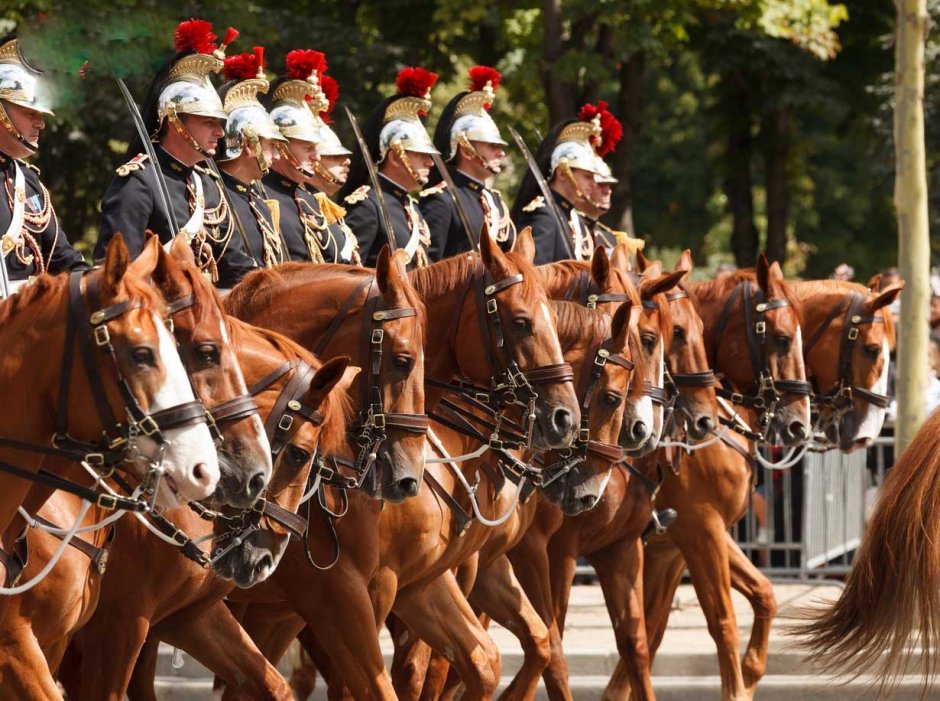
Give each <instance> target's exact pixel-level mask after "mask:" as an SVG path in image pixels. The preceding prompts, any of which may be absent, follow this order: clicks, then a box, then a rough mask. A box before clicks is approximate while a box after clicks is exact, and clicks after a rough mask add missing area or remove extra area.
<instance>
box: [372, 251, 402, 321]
mask: <svg viewBox="0 0 940 701" xmlns="http://www.w3.org/2000/svg"><path fill="white" fill-rule="evenodd" d="M405 255H406V254H405V252H404V251H402V250H398V251H395V253H394V254H392V253H390V252H389V248H388V245H385V246H382V250H381V251H379V257H378V259H377V260H376V262H375V282H376V284H378V286H379V292H381V293H382V297H383V298H384V299H385V301H386V302H387V303H388V304H390V305H392V306H398V305H399V304H400V303H401V302H402V299H403V296H402V294H401V286H402V285H403V284H404V279H405V270H404V266H403V265H402V264H403V263H404V256H405Z"/></svg>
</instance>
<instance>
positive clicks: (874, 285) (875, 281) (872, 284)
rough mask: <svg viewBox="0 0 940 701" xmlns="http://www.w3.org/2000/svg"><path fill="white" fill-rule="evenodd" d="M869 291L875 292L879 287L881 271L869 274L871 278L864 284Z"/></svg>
mask: <svg viewBox="0 0 940 701" xmlns="http://www.w3.org/2000/svg"><path fill="white" fill-rule="evenodd" d="M865 287H867V288H868V289H869V290H870V291H871V292H877V291H878V289H879V288H880V287H881V273H875V274H874V275H872V276H871V280H869V281H868V284H866V285H865Z"/></svg>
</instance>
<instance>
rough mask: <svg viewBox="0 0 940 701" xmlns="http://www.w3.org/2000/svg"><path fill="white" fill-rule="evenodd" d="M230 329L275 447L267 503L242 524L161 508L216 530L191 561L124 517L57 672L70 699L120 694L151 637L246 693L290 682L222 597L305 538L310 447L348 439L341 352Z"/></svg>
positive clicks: (267, 695)
mask: <svg viewBox="0 0 940 701" xmlns="http://www.w3.org/2000/svg"><path fill="white" fill-rule="evenodd" d="M228 333H229V337H230V339H231V342H232V344H233V345H234V347H235V348H237V352H238V358H239V362H240V363H241V365H242V369H243V372H244V374H245V377H246V379H247V381H248V382H249V383H251V384H252V386H253V389H254V390H256V392H257V393H256V394H255V400H256V402H257V404H258V407H259V409H260V413H261V416H262V417H263V418H264V419H265V425H266V430H267V433H268V438H269V440H270V441H271V444H272V450H276V451H277V457H276V460H275V463H274V471H273V473H272V479H271V483H270V485H269V487H268V490H267V491H266V497H265V498H266V501H265V503H264V505H263V508H262V510H261V511H260V512H256V511H253V510H251V511H246V512H244V514H245V515H247V516H248V517H249V518H250V517H251V515H252V514H255V513H258V514H259V518H258V520H257V521H256V523H255V525H254V527H253V528H252V527H249V528H247V529H245V528H243V527H242V525H241V524H240V519H239V518H237V517H235V518H232V517H230V518H229V519H224V518H220V517H219V516H216V517H214V518H213V521H214V522H215V524H214V526H213V523H210V522H207V521H205V520H203V519H202V518H201V517H200V516H199V515H197V513H195V512H193V511H191V510H189V509H176V510H172V511H169V512H167V514H166V518H167V519H168V520H169V521H170V522H171V523H172V524H173V525H174V526H175V527H177V528H179V529H180V530H181V531H183V532H184V534H186V535H188V536H189V537H190V538H191V539H192V540H193V541H197V540H201V539H204V538H206V537H211V536H212V534H213V529H214V532H215V536H216V541H215V542H216V545H215V548H214V551H213V554H212V558H211V560H209V559H208V558H206V557H202V558H200V557H199V556H198V555H197V556H195V557H193V554H192V549H191V547H190V545H192V541H191V542H190V544H189V545H187V546H184V547H183V548H180V547H178V546H177V547H174V546H171V545H168V544H167V543H165V542H162V541H160V540H157V539H155V538H153V536H152V535H151V534H150V533H149V532H148V529H146V528H144V527H142V526H141V525H140V524H138V523H137V522H136V521H127V520H125V521H122V522H120V523H119V524H118V526H117V535H116V538H115V541H114V545H113V546H112V549H111V556H110V559H109V570H110V575H109V576H108V577H104V578H103V579H102V581H101V584H100V600H99V602H98V606H97V609H96V610H95V612H94V614H93V615H92V617H91V619H90V620H89V621H88V623H87V624H86V625H85V626H84V627H83V628H81V629H80V630H79V631H78V632H77V633H76V634H75V635H74V637H73V639H72V645H71V647H70V649H69V656H71V655H73V654H74V655H75V656H76V658H75V659H73V660H70V661H69V664H70V667H69V671H70V672H71V673H63V677H62V680H63V682H65V683H66V688H67V689H68V690H69V692H70V694H74V695H75V696H76V698H112V699H122V698H124V694H125V693H126V690H127V685H128V683H129V679H130V676H131V672H132V670H133V668H134V663H135V661H136V659H137V655H138V651H139V650H140V649H141V647H142V646H143V645H144V642H145V640H146V638H147V636H148V634H150V635H152V636H153V637H154V639H165V640H167V641H169V642H172V643H174V644H178V645H180V646H184V647H185V648H186V649H187V650H188V651H189V652H190V654H192V655H193V656H194V657H195V658H196V659H198V660H200V662H202V663H203V664H205V665H207V666H208V667H210V668H212V669H214V670H215V671H216V672H217V673H219V674H220V675H221V676H222V677H223V678H225V679H226V680H228V681H229V682H230V683H232V684H235V685H243V686H244V687H245V689H246V692H247V693H248V694H250V695H251V696H252V698H259V699H278V700H280V699H287V698H290V691H289V687H288V686H287V684H286V682H285V681H284V680H283V678H282V677H281V676H280V674H278V672H277V670H276V669H274V668H273V667H272V666H270V665H267V664H265V662H264V660H263V658H262V657H261V656H260V655H259V654H258V652H257V650H256V648H255V647H254V646H253V645H252V644H251V641H250V639H248V637H247V636H246V635H245V634H244V632H243V631H242V630H241V628H240V626H239V625H238V623H237V622H236V621H235V619H234V618H233V617H232V616H231V614H230V613H229V611H228V609H227V608H226V606H225V605H224V603H223V602H222V598H223V597H224V596H225V595H226V594H227V593H229V592H230V591H231V590H232V589H233V583H234V584H236V585H238V586H242V587H247V586H252V585H253V584H255V583H256V582H260V581H263V580H264V579H265V578H267V577H268V576H269V575H270V574H271V572H272V571H273V570H274V568H275V567H276V566H277V564H278V561H279V559H280V557H281V555H282V554H283V552H284V550H285V547H286V541H287V539H288V537H289V535H290V534H293V535H295V536H297V537H303V536H304V533H303V531H304V525H305V524H303V523H302V522H299V521H298V519H297V517H296V516H293V518H291V516H292V515H293V512H294V511H295V510H296V509H297V507H298V506H299V503H300V499H301V497H302V495H303V493H304V491H305V487H306V485H307V476H308V473H309V471H310V468H311V465H312V463H313V457H314V454H315V453H316V450H317V446H318V444H319V446H320V447H321V448H322V449H323V450H329V451H340V450H343V449H344V446H345V444H346V407H345V406H344V404H346V402H344V401H343V400H342V399H341V398H340V397H338V396H334V395H333V394H331V391H332V390H333V388H334V386H341V380H342V378H343V374H344V371H345V369H346V363H347V359H345V358H338V359H334V360H331V361H329V362H328V363H326V364H321V363H319V362H318V361H317V360H316V359H315V358H314V357H313V356H312V355H311V354H309V353H308V352H306V351H304V350H303V349H302V348H300V347H299V346H297V345H296V344H294V343H293V342H291V341H289V340H288V339H286V338H284V337H282V336H279V335H278V334H274V333H272V332H270V331H265V330H261V329H255V328H253V327H250V326H248V325H247V324H244V323H243V322H239V321H237V320H229V322H228ZM236 516H237V515H236ZM233 528H235V529H236V530H232V529H233ZM234 535H237V536H238V540H234V541H233V540H232V536H234ZM227 544H228V545H234V547H226V545H227ZM181 551H182V552H181ZM183 554H185V555H186V557H183V556H181V555H183ZM207 565H211V568H207ZM218 575H222V576H218ZM222 577H226V578H228V579H223V578H222ZM67 659H68V658H67ZM76 664H80V667H78V668H76V667H75V666H74V665H76ZM249 670H251V671H253V672H254V674H249V673H247V672H248V671H249ZM76 672H77V673H76Z"/></svg>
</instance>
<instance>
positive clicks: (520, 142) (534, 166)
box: [509, 127, 578, 260]
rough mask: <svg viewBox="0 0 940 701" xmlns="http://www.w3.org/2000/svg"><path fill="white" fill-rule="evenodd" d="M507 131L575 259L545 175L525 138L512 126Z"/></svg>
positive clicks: (569, 237)
mask: <svg viewBox="0 0 940 701" xmlns="http://www.w3.org/2000/svg"><path fill="white" fill-rule="evenodd" d="M509 133H510V134H512V138H513V141H515V142H516V146H518V147H519V150H520V151H522V155H523V156H524V157H525V160H526V163H527V164H528V165H529V170H530V171H532V175H533V177H534V178H535V182H536V183H537V184H538V186H539V190H540V191H541V193H542V197H543V199H544V200H545V204H546V205H548V207H549V208H550V209H551V211H552V214H554V215H555V222H556V223H557V224H558V226H559V228H560V230H561V234H562V236H561V237H562V239H563V240H564V242H565V250H566V251H567V252H568V255H569V256H570V257H571V258H572V259H574V260H577V259H578V257H577V256H576V255H575V254H574V246H573V245H572V244H571V236H570V235H569V234H568V231H569V227H568V224H566V223H565V220H564V218H563V217H562V216H561V212H559V211H558V205H557V204H556V203H555V198H554V197H553V196H552V191H551V190H550V189H549V187H548V183H547V182H545V176H544V175H542V170H541V169H540V168H539V164H538V163H536V161H535V157H534V156H533V155H532V152H531V151H530V150H529V147H528V146H526V143H525V139H523V138H522V137H521V136H520V135H519V132H517V131H516V130H515V129H513V128H512V127H509Z"/></svg>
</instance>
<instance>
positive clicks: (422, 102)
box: [379, 68, 439, 162]
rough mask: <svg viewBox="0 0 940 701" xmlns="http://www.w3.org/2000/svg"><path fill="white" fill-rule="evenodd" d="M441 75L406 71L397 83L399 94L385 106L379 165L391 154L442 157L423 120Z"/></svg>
mask: <svg viewBox="0 0 940 701" xmlns="http://www.w3.org/2000/svg"><path fill="white" fill-rule="evenodd" d="M436 81H437V74H436V73H431V72H430V71H427V70H425V69H423V68H403V69H402V70H401V71H399V73H398V77H397V78H396V79H395V84H396V86H397V87H398V94H397V95H396V96H395V97H394V98H392V99H391V100H390V101H389V102H388V103H387V104H386V105H385V114H384V115H383V117H382V130H381V131H380V132H379V161H380V162H381V161H383V160H385V156H386V154H388V152H389V150H391V149H395V150H398V151H412V152H414V153H430V154H434V153H439V151H438V150H437V149H436V148H434V144H433V142H432V141H431V137H430V136H429V135H428V132H427V130H426V129H425V128H424V124H423V123H422V121H421V116H422V115H425V114H427V113H428V111H429V110H430V109H431V88H432V87H433V85H434V83H435V82H436Z"/></svg>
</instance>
